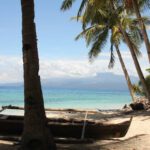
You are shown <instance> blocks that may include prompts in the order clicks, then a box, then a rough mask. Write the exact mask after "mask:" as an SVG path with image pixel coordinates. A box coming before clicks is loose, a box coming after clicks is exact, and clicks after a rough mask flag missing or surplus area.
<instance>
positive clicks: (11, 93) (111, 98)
mask: <svg viewBox="0 0 150 150" xmlns="http://www.w3.org/2000/svg"><path fill="white" fill-rule="evenodd" d="M43 95H44V102H45V107H47V108H81V109H86V108H87V109H120V108H122V107H123V106H124V105H125V104H129V103H130V102H131V97H130V95H129V92H128V91H111V90H106V91H101V90H77V89H51V88H43ZM5 105H15V106H23V88H19V87H0V107H1V106H5Z"/></svg>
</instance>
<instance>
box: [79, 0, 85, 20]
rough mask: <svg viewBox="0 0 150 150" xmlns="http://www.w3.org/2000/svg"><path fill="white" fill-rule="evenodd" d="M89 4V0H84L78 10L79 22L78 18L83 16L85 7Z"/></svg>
mask: <svg viewBox="0 0 150 150" xmlns="http://www.w3.org/2000/svg"><path fill="white" fill-rule="evenodd" d="M87 2H88V0H82V2H81V5H80V8H79V10H78V14H77V20H78V18H79V17H80V16H81V13H82V11H83V9H84V7H85V5H86V4H87Z"/></svg>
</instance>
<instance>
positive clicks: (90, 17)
mask: <svg viewBox="0 0 150 150" xmlns="http://www.w3.org/2000/svg"><path fill="white" fill-rule="evenodd" d="M67 1H72V2H74V1H75V0H64V2H63V5H62V7H61V9H63V10H66V9H69V8H70V7H71V6H72V3H69V4H70V5H67ZM119 4H120V3H119ZM119 4H118V3H117V2H116V1H115V3H114V2H113V1H112V0H107V1H105V2H104V1H103V0H101V1H100V0H87V1H86V3H85V2H84V6H86V7H85V9H83V8H84V7H81V6H82V4H81V6H80V8H82V9H79V11H78V14H81V12H82V11H83V10H84V13H83V29H84V28H85V27H86V26H88V25H89V23H93V22H94V23H95V22H96V21H100V20H101V18H102V17H103V16H105V12H106V10H107V11H108V12H110V15H114V18H115V19H113V21H112V20H109V19H108V18H107V20H106V25H108V23H109V24H111V26H113V25H115V26H116V25H118V27H119V31H120V32H121V34H122V35H123V36H124V40H125V42H126V43H127V45H128V47H129V50H130V52H131V56H132V59H133V61H134V64H135V67H136V70H137V73H138V76H139V78H140V80H141V82H142V85H143V88H144V91H145V93H146V95H147V97H148V99H149V101H150V91H149V88H148V86H147V85H146V81H145V78H144V76H143V73H142V71H141V68H140V65H139V62H138V59H137V56H136V53H135V50H136V45H133V44H132V41H131V39H130V38H129V34H128V33H127V32H126V26H125V28H124V27H123V26H122V23H123V22H124V14H123V13H124V9H123V8H122V7H121V6H120V5H119ZM65 5H67V6H68V7H65ZM79 12H80V13H79ZM99 14H100V15H101V18H100V17H99V16H100V15H99ZM78 17H79V15H78ZM105 33H106V32H105ZM97 38H98V36H97ZM99 40H101V39H100V38H99ZM99 44H100V41H99V42H97V43H96V45H95V47H96V46H98V45H99ZM93 46H94V45H93Z"/></svg>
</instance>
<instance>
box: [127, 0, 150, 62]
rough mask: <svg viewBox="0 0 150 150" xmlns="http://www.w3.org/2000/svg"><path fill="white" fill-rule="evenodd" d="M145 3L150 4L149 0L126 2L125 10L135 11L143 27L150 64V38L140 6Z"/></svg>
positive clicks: (130, 0)
mask: <svg viewBox="0 0 150 150" xmlns="http://www.w3.org/2000/svg"><path fill="white" fill-rule="evenodd" d="M145 3H148V4H149V3H150V1H149V0H142V1H141V0H125V6H126V7H125V8H126V9H127V10H130V11H133V10H132V8H133V9H134V12H135V14H136V17H137V19H138V21H139V25H140V27H141V31H142V34H143V38H144V41H145V46H146V49H147V54H148V58H149V62H150V43H149V38H148V34H147V31H146V27H145V24H144V21H143V18H142V16H141V13H140V5H141V6H143V4H145Z"/></svg>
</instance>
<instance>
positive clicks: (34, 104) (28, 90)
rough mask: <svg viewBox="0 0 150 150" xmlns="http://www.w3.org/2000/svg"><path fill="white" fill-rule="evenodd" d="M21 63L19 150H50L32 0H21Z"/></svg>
mask: <svg viewBox="0 0 150 150" xmlns="http://www.w3.org/2000/svg"><path fill="white" fill-rule="evenodd" d="M21 8H22V44H23V49H22V50H23V66H24V103H25V119H24V131H23V135H22V145H21V149H22V150H33V149H38V150H54V149H55V144H54V142H53V138H52V136H51V134H50V132H49V130H48V128H47V127H46V124H47V122H46V115H45V110H44V102H43V94H42V89H41V82H40V76H39V75H38V73H39V58H38V48H37V38H36V28H35V23H34V0H21Z"/></svg>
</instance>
